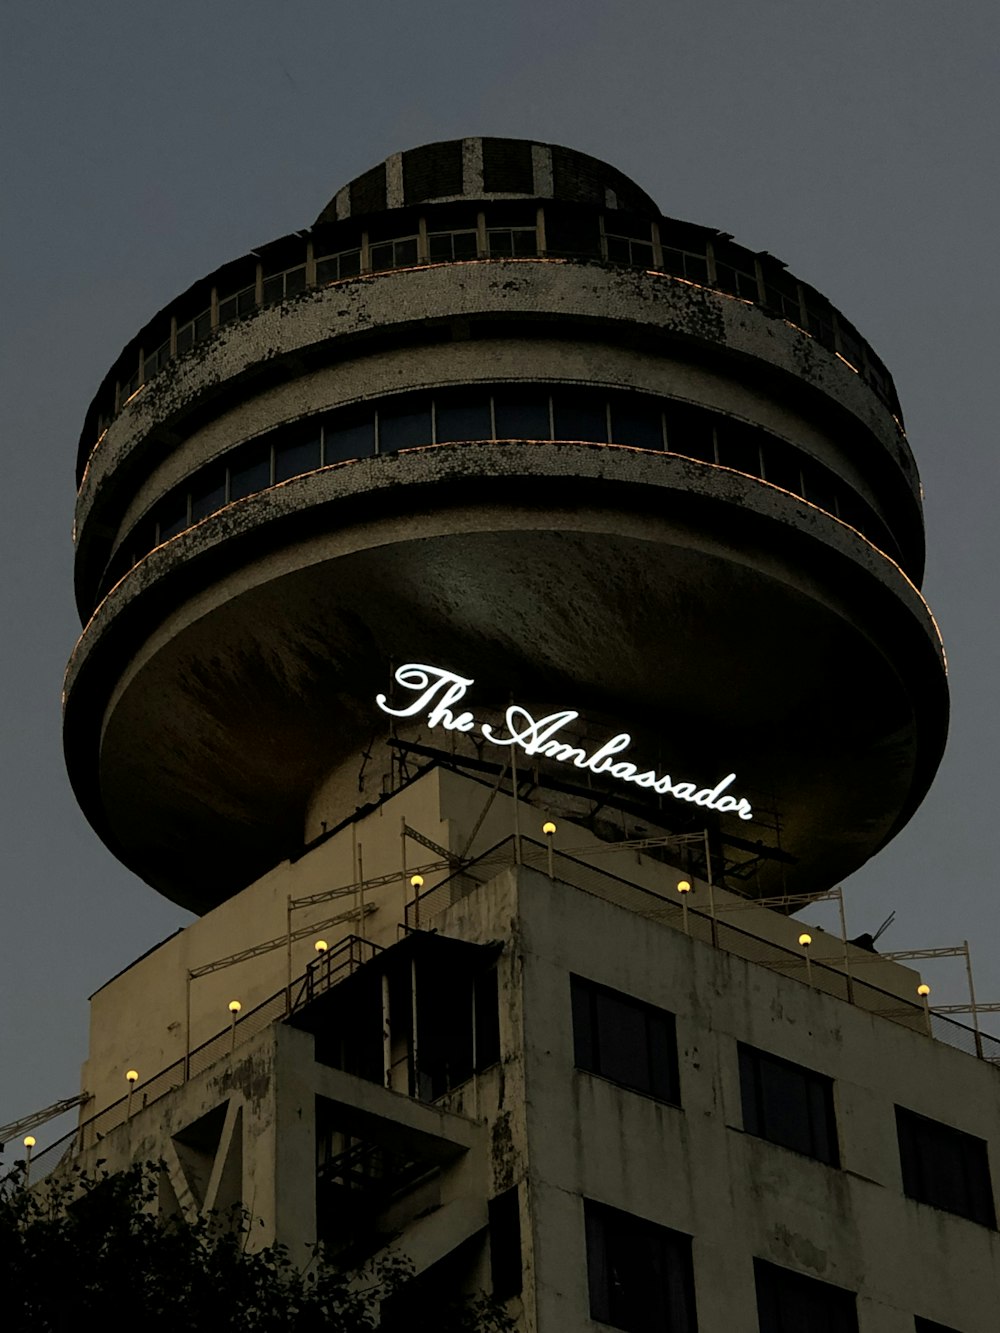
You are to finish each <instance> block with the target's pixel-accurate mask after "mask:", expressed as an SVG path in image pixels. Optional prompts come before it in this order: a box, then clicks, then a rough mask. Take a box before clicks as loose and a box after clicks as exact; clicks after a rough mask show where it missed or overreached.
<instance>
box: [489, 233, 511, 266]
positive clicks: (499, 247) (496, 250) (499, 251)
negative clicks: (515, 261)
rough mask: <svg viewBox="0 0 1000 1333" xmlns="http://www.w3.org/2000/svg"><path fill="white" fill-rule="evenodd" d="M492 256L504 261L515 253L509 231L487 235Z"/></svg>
mask: <svg viewBox="0 0 1000 1333" xmlns="http://www.w3.org/2000/svg"><path fill="white" fill-rule="evenodd" d="M487 239H488V241H489V247H490V254H491V255H493V256H495V257H497V258H500V259H503V258H505V257H509V256H510V255H512V254H513V253H514V240H513V236H512V234H511V233H510V232H509V231H491V232H488V233H487Z"/></svg>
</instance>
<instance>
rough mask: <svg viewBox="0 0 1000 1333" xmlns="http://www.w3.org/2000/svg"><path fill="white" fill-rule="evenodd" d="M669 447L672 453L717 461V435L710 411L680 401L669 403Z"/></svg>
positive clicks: (667, 407) (706, 461)
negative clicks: (713, 428)
mask: <svg viewBox="0 0 1000 1333" xmlns="http://www.w3.org/2000/svg"><path fill="white" fill-rule="evenodd" d="M666 417H667V448H668V449H669V450H670V452H671V453H672V454H683V455H684V456H685V458H699V459H701V461H702V462H704V463H714V462H715V437H714V432H713V430H712V417H711V415H710V414H709V413H708V412H703V411H699V410H698V409H697V408H695V407H685V406H683V405H682V404H680V403H667V405H666Z"/></svg>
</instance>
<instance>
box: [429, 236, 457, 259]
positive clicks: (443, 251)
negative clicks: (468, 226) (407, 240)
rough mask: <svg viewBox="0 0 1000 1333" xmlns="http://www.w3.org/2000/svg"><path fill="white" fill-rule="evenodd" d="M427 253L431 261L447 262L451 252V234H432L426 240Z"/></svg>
mask: <svg viewBox="0 0 1000 1333" xmlns="http://www.w3.org/2000/svg"><path fill="white" fill-rule="evenodd" d="M427 251H428V254H429V255H430V257H431V259H434V260H447V259H451V258H452V255H453V251H452V248H451V232H450V231H441V232H432V233H431V235H430V236H428V238H427Z"/></svg>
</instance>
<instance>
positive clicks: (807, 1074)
mask: <svg viewBox="0 0 1000 1333" xmlns="http://www.w3.org/2000/svg"><path fill="white" fill-rule="evenodd" d="M739 1061H740V1092H741V1095H742V1099H743V1128H744V1129H745V1130H746V1131H747V1133H748V1134H756V1135H757V1136H758V1138H762V1139H768V1140H769V1141H770V1142H771V1143H779V1144H781V1146H782V1147H784V1148H793V1149H795V1151H796V1152H801V1153H805V1154H806V1156H808V1157H815V1158H817V1159H818V1160H819V1161H821V1162H828V1163H829V1164H830V1165H831V1166H836V1165H837V1164H838V1162H839V1160H840V1158H839V1154H838V1151H837V1129H836V1123H835V1121H834V1114H833V1084H832V1082H831V1080H830V1079H828V1078H826V1077H824V1076H823V1075H822V1074H817V1073H814V1072H813V1070H811V1069H804V1068H803V1067H802V1066H801V1065H795V1064H791V1063H790V1062H789V1061H788V1060H779V1059H778V1057H777V1056H775V1055H770V1054H768V1052H767V1051H758V1050H756V1049H755V1048H754V1047H753V1046H742V1045H741V1046H740V1048H739Z"/></svg>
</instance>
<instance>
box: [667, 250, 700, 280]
mask: <svg viewBox="0 0 1000 1333" xmlns="http://www.w3.org/2000/svg"><path fill="white" fill-rule="evenodd" d="M663 271H664V273H672V274H673V275H674V277H676V278H687V280H688V282H700V283H707V282H708V260H707V259H706V258H705V256H704V254H692V253H691V252H690V251H689V250H676V249H674V248H673V247H672V246H669V245H665V246H664V247H663Z"/></svg>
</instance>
